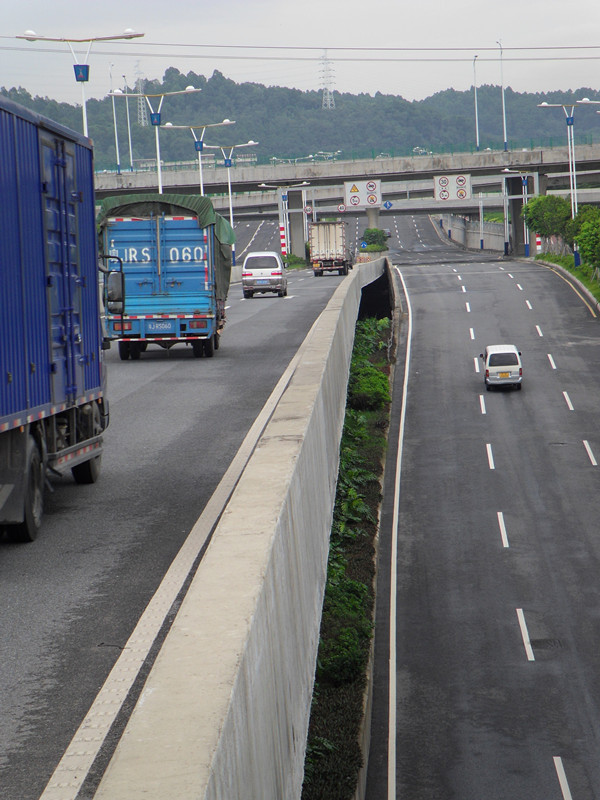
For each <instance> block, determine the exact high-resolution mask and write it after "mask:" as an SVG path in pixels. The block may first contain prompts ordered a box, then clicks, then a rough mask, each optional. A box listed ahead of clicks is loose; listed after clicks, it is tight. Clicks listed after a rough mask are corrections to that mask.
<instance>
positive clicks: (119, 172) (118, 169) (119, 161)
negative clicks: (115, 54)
mask: <svg viewBox="0 0 600 800" xmlns="http://www.w3.org/2000/svg"><path fill="white" fill-rule="evenodd" d="M113 67H114V64H111V65H110V67H109V70H108V74H109V76H110V94H111V95H112V96H111V98H110V99H111V100H112V113H113V126H114V129H115V154H116V156H117V175H120V174H121V156H120V154H119V136H118V134H117V114H116V112H115V96H114V94H113V82H112V68H113Z"/></svg>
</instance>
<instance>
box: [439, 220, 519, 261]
mask: <svg viewBox="0 0 600 800" xmlns="http://www.w3.org/2000/svg"><path fill="white" fill-rule="evenodd" d="M432 219H433V220H434V221H435V220H437V224H438V225H439V226H440V229H441V230H443V231H444V234H445V235H446V236H447V237H448V238H449V239H452V241H453V242H455V244H460V245H462V246H463V247H466V248H467V249H468V250H480V249H481V231H480V227H479V222H471V221H468V220H466V219H465V218H464V217H459V216H456V215H455V214H441V215H439V216H436V217H432ZM483 249H484V250H494V251H498V252H500V253H503V252H504V225H503V224H502V223H498V222H484V223H483Z"/></svg>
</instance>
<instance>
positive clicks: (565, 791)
mask: <svg viewBox="0 0 600 800" xmlns="http://www.w3.org/2000/svg"><path fill="white" fill-rule="evenodd" d="M554 768H555V770H556V774H557V776H558V782H559V784H560V790H561V792H562V796H563V798H564V800H573V795H572V794H571V790H570V789H569V783H568V781H567V776H566V775H565V768H564V767H563V763H562V758H561V757H560V756H554Z"/></svg>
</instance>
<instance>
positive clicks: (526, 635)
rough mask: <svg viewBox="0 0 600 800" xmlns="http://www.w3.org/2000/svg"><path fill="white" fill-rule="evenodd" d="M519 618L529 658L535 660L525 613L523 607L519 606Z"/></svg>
mask: <svg viewBox="0 0 600 800" xmlns="http://www.w3.org/2000/svg"><path fill="white" fill-rule="evenodd" d="M517 618H518V620H519V628H520V629H521V637H522V639H523V644H524V645H525V652H526V653H527V660H528V661H535V656H534V655H533V649H532V647H531V642H530V641H529V631H528V630H527V624H526V622H525V614H523V609H522V608H517Z"/></svg>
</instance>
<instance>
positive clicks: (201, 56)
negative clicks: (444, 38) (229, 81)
mask: <svg viewBox="0 0 600 800" xmlns="http://www.w3.org/2000/svg"><path fill="white" fill-rule="evenodd" d="M0 38H2V37H0ZM133 45H134V43H133V42H131V43H129V45H128V46H129V47H130V48H131V47H133ZM152 46H156V47H159V46H161V47H162V46H166V45H152ZM169 46H170V45H169ZM183 46H186V47H190V45H182V47H183ZM209 46H210V47H212V48H214V47H216V45H209ZM227 47H231V45H227ZM246 47H247V45H243V46H240V48H239V49H243V48H246ZM262 49H266V48H262ZM271 49H273V48H271ZM287 49H288V50H296V49H300V48H287ZM302 49H304V50H309V49H312V48H302ZM474 49H475V48H474ZM510 49H511V48H504V53H506V51H507V50H510ZM512 49H513V50H519V51H523V50H527V49H530V50H533V49H534V48H512ZM540 49H544V50H546V49H550V48H540ZM554 49H557V50H558V49H560V48H554ZM565 49H573V50H576V49H579V50H581V49H590V50H592V49H594V50H598V49H600V48H598V47H592V46H590V47H586V48H584V47H580V48H565ZM1 50H4V51H16V52H29V53H31V52H32V51H31V48H28V47H18V46H11V45H8V46H7V45H0V51H1ZM343 50H346V51H351V50H352V48H343ZM354 50H355V51H358V50H359V48H354ZM382 50H385V48H378V52H381V51H382ZM451 50H452V48H421V49H420V50H418V51H417V50H416V48H413V52H414V51H417V52H438V53H445V52H451ZM457 50H459V51H460V52H467V50H466V48H455V51H457ZM487 50H492V48H480V49H479V51H478V52H480V53H481V52H483V51H487ZM408 51H409V48H406V52H408ZM35 52H36V53H54V54H62V53H64V50H61V49H57V48H50V47H36V48H35ZM364 52H369V50H367V49H365V50H364ZM468 52H469V53H472V52H473V50H469V51H468ZM94 54H95V55H96V56H99V55H102V56H120V57H121V58H122V57H134V58H141V57H144V58H160V59H162V60H164V59H165V58H169V56H172V55H173V54H172V53H169V54H165V53H157V52H155V51H142V52H140V51H139V50H136V51H135V52H131V51H130V52H127V51H125V50H101V49H96V50H95V51H94ZM175 58H186V59H197V60H211V59H212V60H215V59H218V60H219V61H310V62H313V63H314V62H318V61H319V60H320V56H318V55H316V54H315V55H314V56H312V55H311V56H296V55H285V54H282V55H225V54H222V53H218V54H216V53H193V52H185V53H178V54H177V56H175ZM472 60H473V57H472V55H469V56H464V57H449V56H437V57H431V56H407V57H404V56H367V57H365V56H361V57H360V58H357V57H356V56H339V55H338V56H334V57H333V58H331V57H330V58H329V61H332V62H340V63H341V62H351V63H354V64H368V63H453V64H460V63H465V64H466V63H471V62H472ZM503 60H504V61H505V62H506V61H511V62H538V61H539V62H541V61H599V60H600V54H599V55H565V56H553V55H548V56H507V55H504V59H503ZM478 61H479V62H498V61H500V57H499V55H498V56H496V57H493V58H492V57H489V58H486V57H485V56H483V57H481V56H480V57H479V59H478Z"/></svg>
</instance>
